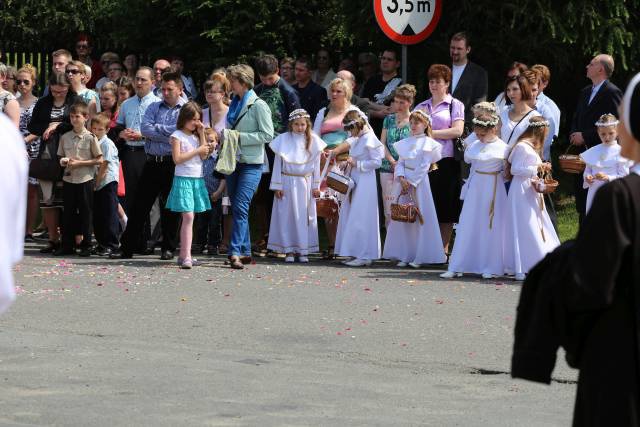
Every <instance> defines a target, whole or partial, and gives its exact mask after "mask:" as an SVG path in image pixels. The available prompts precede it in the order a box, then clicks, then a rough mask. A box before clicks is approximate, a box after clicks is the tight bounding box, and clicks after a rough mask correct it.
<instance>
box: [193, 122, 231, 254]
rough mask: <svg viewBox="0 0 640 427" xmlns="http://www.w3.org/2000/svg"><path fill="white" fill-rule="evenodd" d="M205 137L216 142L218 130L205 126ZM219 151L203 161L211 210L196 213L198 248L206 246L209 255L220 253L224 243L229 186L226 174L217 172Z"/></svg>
mask: <svg viewBox="0 0 640 427" xmlns="http://www.w3.org/2000/svg"><path fill="white" fill-rule="evenodd" d="M204 133H205V138H206V139H207V142H208V143H209V144H215V141H216V131H215V129H213V128H205V130H204ZM217 160H218V152H217V151H214V152H213V153H212V154H211V155H210V156H209V157H207V158H206V159H205V160H204V161H203V162H202V173H203V175H204V183H205V186H206V187H207V193H208V194H209V199H210V200H211V210H210V211H206V212H202V213H200V214H198V215H196V238H197V239H198V242H197V244H194V246H197V247H198V249H203V248H204V247H206V249H207V253H208V254H209V255H218V254H219V247H220V244H221V243H222V197H223V196H224V192H225V189H226V187H227V183H226V180H225V178H224V175H222V174H221V173H219V172H216V170H215V167H216V161H217Z"/></svg>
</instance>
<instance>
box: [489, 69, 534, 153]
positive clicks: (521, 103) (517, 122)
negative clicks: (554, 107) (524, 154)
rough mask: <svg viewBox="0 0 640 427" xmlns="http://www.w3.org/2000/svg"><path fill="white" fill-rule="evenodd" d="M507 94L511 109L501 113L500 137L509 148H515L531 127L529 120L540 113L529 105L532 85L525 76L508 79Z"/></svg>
mask: <svg viewBox="0 0 640 427" xmlns="http://www.w3.org/2000/svg"><path fill="white" fill-rule="evenodd" d="M505 93H506V95H507V105H509V107H508V108H506V109H504V110H503V111H502V113H500V123H499V124H498V130H499V132H498V136H499V137H500V139H502V140H503V141H504V142H505V143H506V144H507V145H508V146H509V147H513V145H514V144H515V143H516V141H517V140H518V139H519V138H520V135H522V133H523V132H524V131H525V130H527V128H528V127H529V120H530V119H531V118H532V117H535V116H540V113H538V112H537V111H536V110H534V109H533V108H531V107H530V106H529V104H528V101H530V100H531V98H532V96H533V94H532V92H531V85H530V84H529V81H528V80H527V79H526V78H525V77H524V76H522V75H518V76H515V77H510V78H509V79H507V84H506V87H505Z"/></svg>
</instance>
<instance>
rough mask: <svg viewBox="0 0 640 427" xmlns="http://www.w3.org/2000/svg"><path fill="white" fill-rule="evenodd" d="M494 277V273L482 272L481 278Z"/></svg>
mask: <svg viewBox="0 0 640 427" xmlns="http://www.w3.org/2000/svg"><path fill="white" fill-rule="evenodd" d="M495 277H496V276H495V275H493V274H491V273H482V278H483V279H493V278H495Z"/></svg>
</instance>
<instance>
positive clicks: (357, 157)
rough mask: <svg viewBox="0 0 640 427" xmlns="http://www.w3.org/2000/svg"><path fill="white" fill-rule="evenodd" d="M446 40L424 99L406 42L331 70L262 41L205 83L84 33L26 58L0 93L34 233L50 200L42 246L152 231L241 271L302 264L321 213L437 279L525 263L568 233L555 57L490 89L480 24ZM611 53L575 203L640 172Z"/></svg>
mask: <svg viewBox="0 0 640 427" xmlns="http://www.w3.org/2000/svg"><path fill="white" fill-rule="evenodd" d="M449 47H450V56H451V64H450V65H446V64H433V65H431V66H430V67H429V68H428V70H427V76H426V77H427V80H428V91H429V97H428V99H426V100H424V101H422V102H416V101H420V100H417V99H416V96H417V91H416V88H415V86H414V85H412V84H410V83H409V82H404V81H402V78H401V76H400V75H399V74H398V70H399V68H400V58H399V55H398V53H397V52H396V51H395V50H394V49H386V50H384V51H383V52H382V53H381V54H380V55H379V56H377V55H374V54H372V53H363V54H360V55H358V56H357V61H355V60H353V59H352V58H345V59H343V60H342V61H341V62H339V66H338V67H336V68H335V69H334V68H333V58H332V56H331V52H330V51H328V50H327V49H320V50H319V51H318V52H317V53H316V55H315V57H314V58H313V59H312V58H308V57H299V58H295V59H294V58H290V57H286V58H283V59H281V60H278V59H277V58H276V57H275V56H273V55H263V56H261V57H259V58H257V59H256V60H255V62H254V63H253V64H252V66H250V65H247V64H237V65H231V66H228V67H226V68H220V69H216V70H213V72H212V73H211V75H210V76H209V77H208V79H207V80H206V81H205V82H203V84H202V85H197V84H196V83H195V82H194V81H193V79H192V78H191V77H189V76H188V75H187V74H186V71H185V63H184V60H183V58H181V57H178V56H175V57H171V58H160V59H157V60H156V61H155V62H154V63H153V64H152V67H149V66H146V65H139V64H138V58H137V56H136V55H131V54H130V55H126V56H125V57H124V60H122V61H121V60H120V56H119V55H118V54H117V53H114V52H105V53H103V54H102V55H101V56H100V59H99V60H96V59H94V58H93V56H92V43H91V39H90V38H89V37H86V36H81V37H79V38H78V40H77V42H76V45H75V51H76V55H72V54H71V53H70V52H69V51H67V50H64V49H60V50H56V51H55V52H53V54H52V70H51V73H50V74H49V78H48V81H47V85H46V87H45V88H43V91H42V96H41V97H39V98H38V97H37V96H35V92H36V90H37V88H36V70H35V68H34V67H33V66H32V65H30V64H22V65H21V66H20V68H19V69H17V70H16V69H11V68H10V67H7V66H5V65H0V82H1V83H2V88H3V89H1V90H0V111H2V112H3V113H4V114H5V115H6V116H7V117H8V118H9V119H10V120H11V121H12V122H13V123H14V125H15V126H16V127H17V128H18V129H19V131H20V133H21V134H22V136H23V138H24V142H25V147H26V153H27V154H26V155H27V156H28V158H29V160H30V167H29V185H28V190H27V206H28V207H27V215H26V219H25V221H26V236H25V239H26V240H32V239H34V233H35V228H36V226H37V224H36V221H37V217H38V211H40V212H41V216H42V221H43V224H42V225H43V227H44V228H45V229H46V231H45V233H44V234H45V235H46V236H47V237H46V238H47V240H48V244H47V245H46V246H45V247H43V248H42V249H41V252H43V253H52V254H54V255H65V256H68V255H73V254H76V253H77V254H78V255H80V256H91V255H92V254H95V255H101V256H108V257H111V258H131V257H132V256H133V255H134V254H145V255H148V254H151V253H153V250H154V246H155V245H159V246H160V249H161V258H162V259H163V260H171V259H173V258H174V257H175V255H176V253H175V252H176V250H177V249H178V248H179V254H178V256H177V262H178V265H180V266H181V267H182V268H191V267H192V266H194V265H196V264H197V263H198V261H197V260H196V259H195V258H194V257H193V255H195V254H200V253H207V254H209V255H220V254H226V255H227V256H228V258H229V261H228V263H229V265H230V266H231V268H234V269H242V268H244V266H245V265H247V264H248V263H251V262H252V261H253V257H255V256H263V255H265V254H270V253H271V254H274V255H276V256H282V257H283V258H284V262H295V261H296V259H297V260H298V261H299V262H302V263H306V262H309V255H310V254H313V253H318V252H320V244H319V241H320V239H319V237H318V233H319V231H318V230H319V229H318V223H319V221H323V222H324V230H325V231H326V234H327V236H326V241H327V247H326V248H324V251H323V252H322V257H323V258H324V259H327V260H333V259H335V258H337V257H341V258H342V260H341V261H342V262H343V263H344V264H346V265H349V266H362V265H369V264H371V263H372V262H374V261H375V260H378V259H381V258H385V259H390V260H394V261H395V262H396V263H397V265H398V267H405V266H410V267H414V268H418V267H420V266H422V265H425V264H445V263H448V269H447V271H446V272H444V273H443V274H442V277H444V278H452V277H457V276H460V275H462V274H464V273H473V274H479V275H482V277H484V278H491V277H496V276H503V275H512V276H513V277H514V278H515V279H516V280H523V279H524V278H525V276H526V274H527V273H528V271H529V270H530V269H531V268H532V267H533V266H534V265H535V264H536V263H537V262H538V261H540V260H541V259H542V258H543V257H544V256H545V254H547V253H549V252H551V251H552V250H553V249H554V248H555V247H557V246H558V245H559V239H558V236H557V225H556V222H555V211H554V207H553V201H552V199H551V197H550V191H548V187H547V186H548V185H550V184H551V182H552V181H550V180H549V174H550V172H551V163H550V160H551V159H550V153H551V150H550V147H551V144H552V143H553V142H554V140H555V138H556V137H557V136H558V134H559V125H560V114H561V112H560V110H559V108H558V107H557V105H556V104H555V103H554V102H553V101H552V100H551V99H550V98H549V97H548V96H547V95H546V94H545V93H544V90H545V89H546V88H547V86H548V85H549V83H550V80H551V75H550V70H549V68H548V67H547V66H545V65H542V64H536V65H533V66H531V67H528V66H527V65H525V64H522V63H519V62H514V63H513V64H512V66H511V67H509V69H508V70H507V73H506V81H505V84H504V88H503V89H504V91H502V92H501V93H500V94H498V95H497V97H496V98H495V101H494V102H487V99H488V96H489V93H488V76H487V72H486V71H485V70H484V69H483V68H482V67H481V66H479V65H477V64H475V63H473V62H471V61H470V60H469V55H470V52H471V45H470V40H469V37H468V35H467V34H465V33H457V34H455V35H453V36H452V38H451V41H450V46H449ZM74 56H75V59H74ZM613 70H614V62H613V58H612V57H611V56H609V55H598V56H596V57H594V58H593V60H592V61H591V62H590V63H589V64H588V65H587V77H588V78H589V79H590V80H591V82H592V85H590V86H589V87H587V88H585V90H584V91H583V93H581V95H580V98H579V102H578V108H577V112H576V115H575V117H574V118H573V120H572V122H571V132H570V135H571V136H570V139H571V144H573V145H574V146H575V147H577V148H578V149H579V150H581V151H582V150H585V149H588V150H586V151H585V152H584V153H583V154H582V158H583V160H584V161H585V163H586V164H587V167H586V169H585V172H584V174H582V175H576V185H575V195H576V201H577V209H578V212H579V213H580V218H581V220H582V218H583V216H584V214H585V213H586V212H587V210H588V209H589V207H590V205H591V201H592V199H593V195H594V194H595V192H596V191H597V189H598V188H599V187H600V186H601V185H602V184H603V183H605V182H607V181H611V180H613V179H615V178H619V177H622V176H624V175H626V174H628V173H629V166H630V164H629V162H628V161H627V160H626V159H624V158H623V157H621V154H620V148H619V146H618V145H617V142H616V124H617V122H616V120H617V119H616V117H617V115H618V109H617V106H618V104H619V103H620V100H621V98H622V94H621V92H620V90H619V89H618V88H617V87H616V86H615V85H614V84H613V83H611V82H610V80H609V78H610V77H611V75H612V73H613ZM256 83H257V84H256ZM200 88H202V90H199V89H200ZM342 186H343V187H344V188H342ZM250 210H251V211H255V215H252V218H253V219H254V220H253V223H252V224H251V226H250V223H249V222H250ZM381 229H385V230H386V237H385V240H384V245H383V244H382V241H381V236H382V234H381ZM454 231H455V233H454ZM252 232H253V234H254V235H255V236H258V239H257V240H258V241H257V242H255V243H254V244H252V243H251V234H252ZM94 239H95V242H96V244H95V245H93V243H92V242H93V241H94ZM454 241H455V242H454ZM78 251H79V252H78Z"/></svg>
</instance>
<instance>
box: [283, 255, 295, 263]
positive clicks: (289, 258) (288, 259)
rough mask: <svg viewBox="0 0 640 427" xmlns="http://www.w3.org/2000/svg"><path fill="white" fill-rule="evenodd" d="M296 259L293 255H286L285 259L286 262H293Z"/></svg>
mask: <svg viewBox="0 0 640 427" xmlns="http://www.w3.org/2000/svg"><path fill="white" fill-rule="evenodd" d="M295 260H296V259H295V258H294V257H293V256H288V257H286V258H285V259H284V262H293V261H295Z"/></svg>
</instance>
